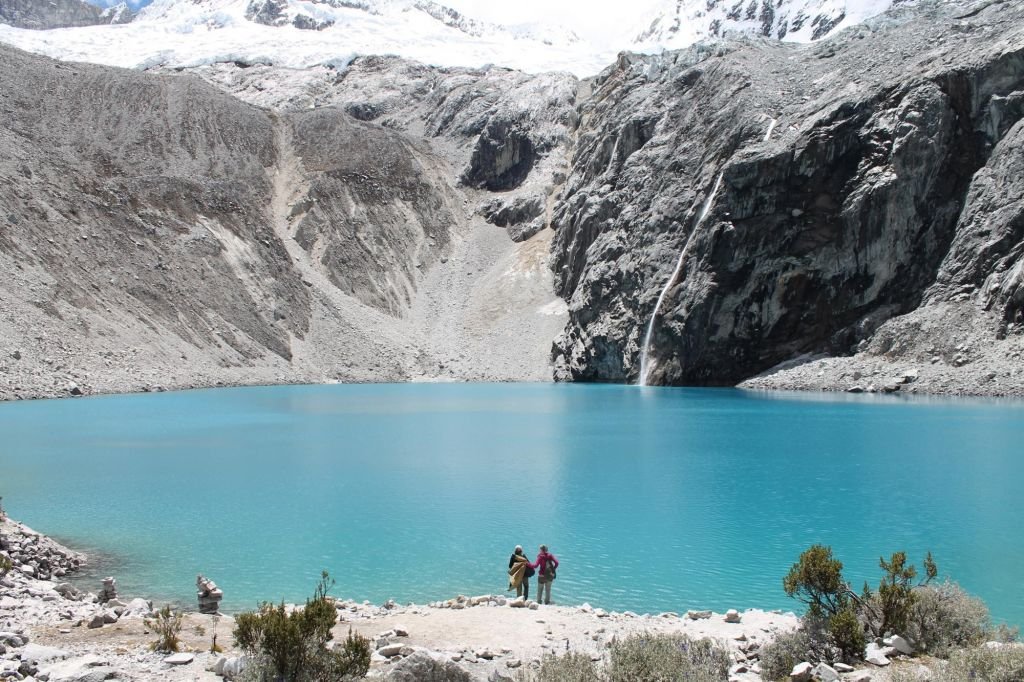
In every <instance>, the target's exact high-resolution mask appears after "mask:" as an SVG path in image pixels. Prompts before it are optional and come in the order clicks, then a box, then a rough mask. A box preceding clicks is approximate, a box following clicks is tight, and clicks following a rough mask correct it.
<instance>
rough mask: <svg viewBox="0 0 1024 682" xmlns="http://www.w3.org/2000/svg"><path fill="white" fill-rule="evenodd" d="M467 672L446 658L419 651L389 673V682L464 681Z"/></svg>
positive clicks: (403, 660) (398, 663)
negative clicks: (424, 681) (423, 681)
mask: <svg viewBox="0 0 1024 682" xmlns="http://www.w3.org/2000/svg"><path fill="white" fill-rule="evenodd" d="M464 675H465V671H464V670H463V669H462V668H461V667H459V665H458V664H457V663H455V662H454V661H451V660H449V659H447V658H446V657H444V656H440V655H436V654H432V653H430V652H427V651H417V652H416V653H414V654H413V655H412V656H408V657H406V658H403V659H402V660H401V661H398V662H397V663H395V664H394V665H393V666H391V669H390V671H389V672H388V677H387V679H388V680H389V682H419V681H420V680H448V679H462V677H463V676H464Z"/></svg>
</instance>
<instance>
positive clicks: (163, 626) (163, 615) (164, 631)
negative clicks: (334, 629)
mask: <svg viewBox="0 0 1024 682" xmlns="http://www.w3.org/2000/svg"><path fill="white" fill-rule="evenodd" d="M183 619H184V615H183V614H182V613H181V612H175V611H172V610H171V607H170V606H164V607H163V608H162V609H160V610H159V611H157V612H156V615H154V616H153V617H152V618H146V619H145V620H143V623H144V624H145V626H146V627H147V628H149V629H150V630H152V631H153V632H154V633H155V634H156V636H157V640H156V641H155V642H153V650H154V651H164V652H167V653H170V652H174V651H177V650H178V647H180V646H181V642H180V641H179V640H178V635H179V634H180V633H181V626H182V620H183Z"/></svg>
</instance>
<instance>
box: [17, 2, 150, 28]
mask: <svg viewBox="0 0 1024 682" xmlns="http://www.w3.org/2000/svg"><path fill="white" fill-rule="evenodd" d="M134 16H135V15H134V13H133V12H132V11H131V9H130V8H129V7H128V5H127V4H126V3H123V2H122V3H120V4H118V5H115V6H113V7H110V8H108V9H100V8H99V7H97V6H96V5H94V4H91V3H88V2H85V1H84V0H47V1H46V2H40V1H39V0H0V24H10V25H11V26H14V27H16V28H28V29H35V30H47V29H52V28H67V27H71V26H96V25H99V24H124V23H127V22H129V21H131V20H132V19H133V18H134Z"/></svg>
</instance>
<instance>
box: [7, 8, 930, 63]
mask: <svg viewBox="0 0 1024 682" xmlns="http://www.w3.org/2000/svg"><path fill="white" fill-rule="evenodd" d="M36 1H37V0H0V8H3V7H4V6H6V5H14V4H17V3H22V4H24V3H33V2H36ZM59 1H60V2H65V3H67V2H79V0H59ZM913 1H914V0H665V2H664V5H663V7H662V8H661V10H660V11H659V12H657V13H656V15H655V18H654V19H653V20H648V21H645V23H644V28H642V29H639V30H634V29H630V28H628V27H627V26H624V27H623V33H622V36H621V38H620V39H618V40H610V41H602V44H601V45H600V46H595V45H593V44H591V43H589V42H587V41H586V40H582V39H580V38H579V37H578V36H577V35H576V34H575V33H574V32H573V31H572V30H570V29H568V28H562V27H559V26H555V25H552V24H550V23H544V22H537V23H530V24H517V25H503V24H498V23H492V22H487V21H481V20H479V19H476V18H474V17H471V16H467V15H466V13H464V12H459V11H457V10H455V9H452V8H451V7H448V6H445V5H443V4H440V3H439V2H436V1H435V0H154V2H153V3H152V4H150V5H149V6H147V7H145V8H143V9H142V10H141V11H140V12H139V13H138V15H137V16H135V17H134V19H132V20H131V22H130V23H127V24H124V25H113V26H112V25H105V26H88V27H77V28H64V29H60V30H50V31H38V30H27V29H24V28H15V26H12V25H9V24H10V23H15V22H8V24H3V23H0V42H5V43H9V44H12V45H14V46H16V47H20V48H22V49H25V50H29V51H32V52H38V53H42V54H46V55H49V56H52V57H56V58H59V59H68V60H78V61H86V62H96V63H101V64H110V65H115V66H124V67H129V68H150V67H154V66H163V67H172V68H188V67H193V66H199V65H203V64H210V63H216V62H238V63H242V64H257V63H259V64H273V65H276V66H282V67H287V68H306V67H309V66H314V65H330V66H344V65H346V64H347V63H348V62H349V61H350V60H351V59H352V58H353V57H354V56H356V55H362V54H393V55H399V56H402V57H406V58H409V59H415V60H418V61H421V62H425V63H428V64H434V65H437V66H483V65H486V64H496V65H500V66H507V67H511V68H516V69H520V70H523V71H528V72H541V71H557V70H561V71H571V72H573V73H575V74H577V75H579V76H588V75H592V74H595V73H597V72H599V71H600V70H601V69H602V68H604V67H605V66H606V65H607V64H609V63H611V62H612V61H613V60H614V59H615V55H616V54H617V53H618V52H619V51H620V50H622V49H629V50H633V51H645V50H657V49H662V48H679V47H685V46H687V45H690V44H692V43H694V42H696V41H697V40H700V39H703V38H714V37H716V36H721V35H723V34H725V33H726V32H728V31H734V30H735V31H746V32H749V33H754V34H758V35H766V36H771V37H781V38H785V39H786V40H802V41H809V40H814V39H817V38H820V37H822V36H824V35H827V34H829V33H830V32H834V31H836V30H838V29H840V28H842V27H844V26H847V25H850V24H852V23H855V22H858V21H862V20H864V19H866V18H868V17H870V16H873V15H875V14H878V13H880V12H882V11H884V10H885V9H887V8H889V7H890V6H891V5H893V4H900V3H904V2H913ZM126 10H127V7H124V8H121V9H120V10H117V12H119V14H118V17H119V18H120V19H121V20H122V21H123V20H124V19H126V18H128V16H127V15H125V14H123V12H124V11H126ZM594 11H595V12H600V11H602V10H601V9H600V8H597V7H595V8H594ZM105 14H109V15H111V17H110V18H108V19H107V22H109V21H110V20H111V18H112V15H113V14H114V11H112V10H108V11H107V13H105ZM0 21H3V17H2V16H0ZM16 25H22V26H24V25H25V24H16ZM37 28H38V26H37Z"/></svg>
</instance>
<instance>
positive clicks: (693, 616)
mask: <svg viewBox="0 0 1024 682" xmlns="http://www.w3.org/2000/svg"><path fill="white" fill-rule="evenodd" d="M686 617H687V618H689V619H690V620H703V619H705V618H710V617H711V612H710V611H687V612H686Z"/></svg>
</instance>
